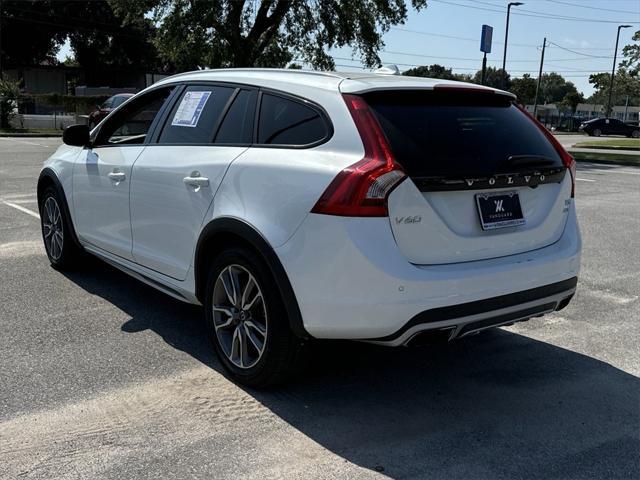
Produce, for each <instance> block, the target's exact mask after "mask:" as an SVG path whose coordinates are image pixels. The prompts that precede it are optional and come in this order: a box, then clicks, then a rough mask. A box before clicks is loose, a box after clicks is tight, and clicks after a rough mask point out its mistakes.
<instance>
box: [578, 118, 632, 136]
mask: <svg viewBox="0 0 640 480" xmlns="http://www.w3.org/2000/svg"><path fill="white" fill-rule="evenodd" d="M580 130H582V131H583V132H585V133H587V134H588V135H589V136H591V137H599V136H600V135H624V136H626V137H633V138H640V127H639V126H638V125H628V124H626V123H624V122H621V121H620V120H616V119H615V118H594V119H593V120H588V121H586V122H582V124H580Z"/></svg>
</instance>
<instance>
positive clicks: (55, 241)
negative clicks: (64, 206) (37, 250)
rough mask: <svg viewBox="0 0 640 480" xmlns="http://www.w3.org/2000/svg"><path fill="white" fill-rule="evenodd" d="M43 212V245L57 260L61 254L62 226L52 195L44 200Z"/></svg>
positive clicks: (58, 210) (60, 216) (62, 243)
mask: <svg viewBox="0 0 640 480" xmlns="http://www.w3.org/2000/svg"><path fill="white" fill-rule="evenodd" d="M43 214H44V215H43V218H42V227H43V232H44V245H45V248H46V249H47V253H48V254H49V256H50V257H51V258H52V259H53V260H58V259H60V257H61V256H62V248H63V246H64V227H63V225H62V215H61V213H60V207H59V206H58V202H57V201H56V199H55V198H54V197H49V198H47V200H46V201H45V202H44V211H43Z"/></svg>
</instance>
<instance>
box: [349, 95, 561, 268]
mask: <svg viewBox="0 0 640 480" xmlns="http://www.w3.org/2000/svg"><path fill="white" fill-rule="evenodd" d="M362 97H363V98H364V99H365V100H366V102H367V104H368V105H369V107H370V108H371V110H372V111H373V112H374V113H375V115H376V117H377V119H378V121H379V123H380V125H381V127H382V130H383V131H384V133H385V135H386V137H387V139H388V141H389V144H390V146H391V149H392V151H393V155H394V157H395V160H396V161H397V163H399V164H400V165H401V166H402V168H403V169H404V171H405V172H406V174H407V176H408V177H409V179H410V180H411V181H410V182H409V181H405V182H402V183H401V184H400V185H398V186H397V187H396V188H395V189H394V190H393V191H392V192H391V194H390V195H389V197H388V209H389V220H390V222H391V228H392V230H393V234H394V237H395V239H396V242H397V244H398V247H399V248H400V250H401V251H402V253H403V254H404V255H405V256H406V257H407V259H408V260H409V261H410V262H412V263H416V264H432V265H433V264H446V263H455V262H466V261H474V260H482V259H488V258H495V257H500V256H506V255H513V254H517V253H522V252H525V251H529V250H534V249H538V248H542V247H545V246H547V245H550V244H552V243H554V242H556V241H557V240H558V239H559V238H560V236H561V235H562V232H563V230H564V226H565V223H566V219H567V215H568V213H567V212H568V211H569V208H568V205H569V204H570V202H571V196H572V178H571V173H570V172H567V166H566V165H565V162H563V160H564V159H563V157H562V156H561V153H562V152H561V151H560V150H561V147H559V148H558V144H556V145H554V144H552V142H553V140H550V139H549V138H548V134H547V133H545V132H544V130H543V129H542V128H540V126H539V125H536V123H535V122H534V121H533V119H532V118H531V117H529V116H528V115H527V114H526V113H524V112H522V111H521V110H520V109H519V108H518V107H516V106H515V105H513V103H512V98H511V97H509V96H507V95H504V94H501V93H500V92H495V91H493V90H484V91H483V90H479V89H477V88H474V89H463V88H459V87H450V86H445V87H444V88H438V87H437V86H436V87H435V88H433V89H429V90H426V89H425V90H404V91H402V90H400V91H398V90H395V91H389V90H386V91H371V92H369V93H364V94H362ZM565 155H566V154H565ZM569 158H570V157H569Z"/></svg>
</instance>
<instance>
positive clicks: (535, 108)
mask: <svg viewBox="0 0 640 480" xmlns="http://www.w3.org/2000/svg"><path fill="white" fill-rule="evenodd" d="M546 47H547V37H544V40H543V41H542V55H541V56H540V71H539V72H538V84H537V85H536V98H535V100H534V102H533V118H538V117H536V112H537V110H538V92H539V91H540V82H541V81H542V65H543V64H544V50H545V48H546Z"/></svg>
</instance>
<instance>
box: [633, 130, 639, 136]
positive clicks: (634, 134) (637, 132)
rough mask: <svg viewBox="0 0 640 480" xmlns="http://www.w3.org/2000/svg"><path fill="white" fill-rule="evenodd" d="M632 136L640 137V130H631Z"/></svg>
mask: <svg viewBox="0 0 640 480" xmlns="http://www.w3.org/2000/svg"><path fill="white" fill-rule="evenodd" d="M631 136H632V137H633V138H640V130H634V131H633V132H631Z"/></svg>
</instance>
